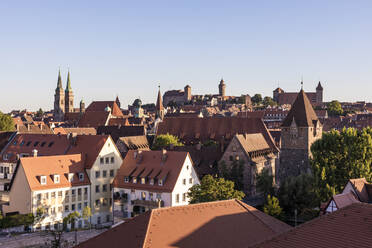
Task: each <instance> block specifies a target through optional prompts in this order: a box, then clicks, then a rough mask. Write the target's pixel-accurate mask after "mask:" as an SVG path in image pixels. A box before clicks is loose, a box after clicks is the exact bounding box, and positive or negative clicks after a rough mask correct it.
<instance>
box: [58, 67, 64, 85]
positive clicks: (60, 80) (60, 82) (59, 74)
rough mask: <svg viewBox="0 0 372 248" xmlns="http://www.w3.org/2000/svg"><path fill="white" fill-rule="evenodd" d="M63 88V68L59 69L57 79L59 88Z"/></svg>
mask: <svg viewBox="0 0 372 248" xmlns="http://www.w3.org/2000/svg"><path fill="white" fill-rule="evenodd" d="M59 89H63V88H62V78H61V69H59V70H58V81H57V90H59Z"/></svg>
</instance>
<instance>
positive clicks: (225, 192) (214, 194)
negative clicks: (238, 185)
mask: <svg viewBox="0 0 372 248" xmlns="http://www.w3.org/2000/svg"><path fill="white" fill-rule="evenodd" d="M188 196H189V197H190V203H191V204H193V203H199V202H211V201H220V200H228V199H238V200H241V199H243V197H244V193H243V192H241V191H238V190H235V189H234V182H232V181H229V180H225V179H224V178H214V177H212V176H211V175H206V176H204V177H203V179H202V180H201V182H200V184H197V185H194V186H192V187H191V188H190V189H189V192H188Z"/></svg>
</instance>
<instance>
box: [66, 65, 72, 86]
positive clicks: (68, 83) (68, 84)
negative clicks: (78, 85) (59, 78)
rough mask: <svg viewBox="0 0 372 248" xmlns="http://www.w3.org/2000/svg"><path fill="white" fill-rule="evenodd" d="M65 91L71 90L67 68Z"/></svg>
mask: <svg viewBox="0 0 372 248" xmlns="http://www.w3.org/2000/svg"><path fill="white" fill-rule="evenodd" d="M66 91H72V88H71V81H70V70H68V73H67V85H66Z"/></svg>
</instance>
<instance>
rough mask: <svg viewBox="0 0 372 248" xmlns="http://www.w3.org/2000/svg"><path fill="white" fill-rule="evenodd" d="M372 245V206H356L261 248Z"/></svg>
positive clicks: (317, 219)
mask: <svg viewBox="0 0 372 248" xmlns="http://www.w3.org/2000/svg"><path fill="white" fill-rule="evenodd" d="M371 244H372V205H371V204H364V203H354V204H352V205H350V206H347V207H344V208H341V209H340V210H338V211H335V212H333V213H330V214H327V215H322V216H321V217H318V218H316V219H314V220H312V221H309V222H307V223H305V224H302V225H300V226H298V227H297V228H294V229H291V230H290V231H288V232H286V233H283V234H280V235H278V236H277V237H274V238H272V239H271V240H268V241H266V242H263V243H261V244H259V245H257V246H255V247H260V248H265V247H267V248H269V247H270V248H279V247H280V248H292V247H296V248H297V247H304V248H333V247H337V248H340V247H341V248H360V247H371Z"/></svg>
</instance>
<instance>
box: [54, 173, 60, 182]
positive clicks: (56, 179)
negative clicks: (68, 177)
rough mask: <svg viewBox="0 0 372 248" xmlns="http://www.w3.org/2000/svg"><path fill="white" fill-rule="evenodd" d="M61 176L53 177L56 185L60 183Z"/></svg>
mask: <svg viewBox="0 0 372 248" xmlns="http://www.w3.org/2000/svg"><path fill="white" fill-rule="evenodd" d="M59 179H60V178H59V175H53V181H54V183H59Z"/></svg>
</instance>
